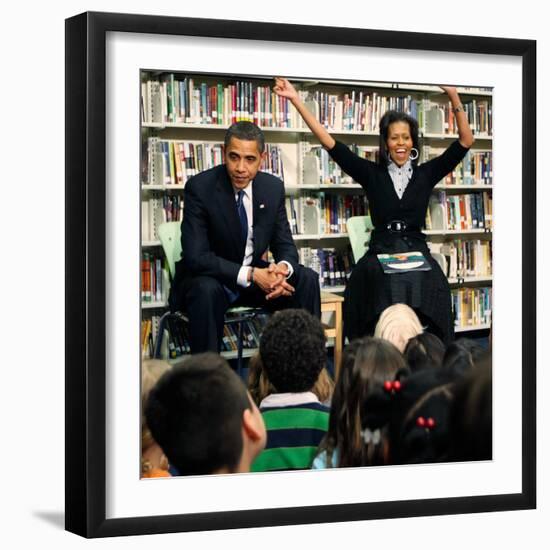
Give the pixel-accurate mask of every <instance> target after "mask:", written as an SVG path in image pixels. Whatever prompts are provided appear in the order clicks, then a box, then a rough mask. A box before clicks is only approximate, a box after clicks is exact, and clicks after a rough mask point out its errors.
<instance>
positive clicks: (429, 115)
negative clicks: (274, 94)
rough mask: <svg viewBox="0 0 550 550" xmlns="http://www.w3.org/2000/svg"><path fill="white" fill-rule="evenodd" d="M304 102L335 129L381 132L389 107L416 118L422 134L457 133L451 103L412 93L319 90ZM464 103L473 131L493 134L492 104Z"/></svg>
mask: <svg viewBox="0 0 550 550" xmlns="http://www.w3.org/2000/svg"><path fill="white" fill-rule="evenodd" d="M305 103H306V106H307V107H308V109H310V111H312V112H313V113H315V115H316V117H317V118H318V119H319V121H320V122H321V124H323V126H325V127H326V128H327V129H328V130H333V131H359V132H369V133H378V132H379V131H380V128H379V123H380V119H381V118H382V116H383V115H384V113H385V112H386V111H388V110H395V111H402V112H405V113H407V114H409V115H410V116H412V117H413V118H415V119H416V120H417V121H418V126H419V129H420V131H421V132H422V133H426V134H456V133H457V131H458V129H457V125H456V118H455V114H454V112H453V108H452V105H451V103H450V102H441V103H438V102H434V101H431V100H429V99H415V98H414V97H413V96H412V95H406V96H388V95H381V94H380V93H379V92H370V93H366V92H363V91H362V90H361V91H355V90H352V91H350V92H344V93H343V94H334V93H328V92H323V91H319V90H317V91H315V92H313V93H310V94H309V95H307V96H306V97H305ZM463 105H464V110H465V112H466V114H467V116H468V122H469V124H470V127H471V128H472V130H473V132H474V133H475V134H478V135H487V136H490V135H492V109H491V103H490V102H489V101H488V100H475V99H472V100H470V101H465V102H464V103H463Z"/></svg>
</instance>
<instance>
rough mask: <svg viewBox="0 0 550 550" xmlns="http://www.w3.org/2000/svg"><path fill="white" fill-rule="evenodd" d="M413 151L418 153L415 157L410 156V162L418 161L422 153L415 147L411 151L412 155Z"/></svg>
mask: <svg viewBox="0 0 550 550" xmlns="http://www.w3.org/2000/svg"><path fill="white" fill-rule="evenodd" d="M413 151H416V156H415V157H413V156H412V155H409V159H410V160H416V159H417V158H418V155H420V153H419V152H418V149H417V148H416V147H413V148H412V149H411V153H412V152H413Z"/></svg>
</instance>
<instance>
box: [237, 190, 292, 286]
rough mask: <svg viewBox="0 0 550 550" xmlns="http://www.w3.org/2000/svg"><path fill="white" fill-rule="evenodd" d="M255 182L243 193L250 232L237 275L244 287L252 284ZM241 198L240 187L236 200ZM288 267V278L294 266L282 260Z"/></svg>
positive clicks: (239, 282)
mask: <svg viewBox="0 0 550 550" xmlns="http://www.w3.org/2000/svg"><path fill="white" fill-rule="evenodd" d="M253 183H254V180H253V181H251V182H250V183H249V184H248V185H247V186H246V187H245V188H244V189H243V191H244V193H243V206H244V209H245V212H246V218H247V220H248V233H247V236H246V246H245V248H244V258H243V263H242V266H241V268H240V269H239V273H238V275H237V284H238V285H239V286H242V287H245V288H246V287H248V286H250V281H248V271H249V266H250V264H251V263H252V256H253V254H254V239H253V236H254V230H253V229H252V222H253V219H252V216H253V212H252V193H253V191H252V188H253ZM233 191H235V188H233ZM238 199H239V189H237V190H236V191H235V202H237V200H238ZM282 261H283V262H284V263H285V264H286V265H287V267H288V275H287V277H286V278H287V279H288V278H289V277H290V276H291V275H292V273H293V271H294V270H293V269H292V266H291V265H290V264H289V263H288V262H286V261H284V260H282Z"/></svg>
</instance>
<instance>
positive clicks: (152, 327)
mask: <svg viewBox="0 0 550 550" xmlns="http://www.w3.org/2000/svg"><path fill="white" fill-rule="evenodd" d="M159 322H160V317H159V316H158V315H153V316H151V317H149V318H148V319H142V320H141V358H142V359H152V358H153V357H154V351H155V342H156V339H157V335H158V329H159Z"/></svg>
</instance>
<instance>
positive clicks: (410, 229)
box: [374, 220, 422, 234]
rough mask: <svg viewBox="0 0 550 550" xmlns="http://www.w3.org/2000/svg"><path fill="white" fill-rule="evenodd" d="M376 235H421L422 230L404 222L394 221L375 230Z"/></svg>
mask: <svg viewBox="0 0 550 550" xmlns="http://www.w3.org/2000/svg"><path fill="white" fill-rule="evenodd" d="M374 231H375V232H376V233H397V234H403V233H421V232H422V230H421V228H420V227H419V226H418V225H409V224H408V223H407V222H404V221H403V220H392V221H391V222H389V223H387V224H380V225H379V226H377V227H375V228H374Z"/></svg>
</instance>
